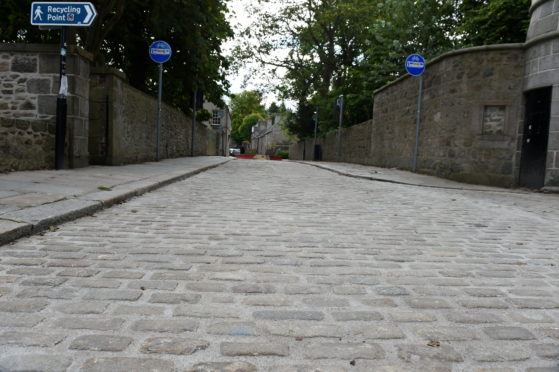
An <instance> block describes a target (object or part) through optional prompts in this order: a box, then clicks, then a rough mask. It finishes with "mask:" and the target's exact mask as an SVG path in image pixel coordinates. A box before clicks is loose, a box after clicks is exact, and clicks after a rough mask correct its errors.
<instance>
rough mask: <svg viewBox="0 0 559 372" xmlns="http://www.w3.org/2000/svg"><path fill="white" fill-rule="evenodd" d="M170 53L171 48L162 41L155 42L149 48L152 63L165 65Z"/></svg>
mask: <svg viewBox="0 0 559 372" xmlns="http://www.w3.org/2000/svg"><path fill="white" fill-rule="evenodd" d="M172 53H173V51H172V50H171V46H170V45H169V44H167V43H166V42H164V41H156V42H154V43H153V44H151V45H150V46H149V56H150V58H151V59H152V61H153V62H157V63H165V62H167V61H168V60H169V59H170V58H171V54H172Z"/></svg>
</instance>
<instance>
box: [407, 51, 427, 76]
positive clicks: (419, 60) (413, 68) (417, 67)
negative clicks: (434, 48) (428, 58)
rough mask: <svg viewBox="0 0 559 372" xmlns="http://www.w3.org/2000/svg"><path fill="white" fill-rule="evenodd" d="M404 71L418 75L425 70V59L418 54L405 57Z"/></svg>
mask: <svg viewBox="0 0 559 372" xmlns="http://www.w3.org/2000/svg"><path fill="white" fill-rule="evenodd" d="M406 71H407V72H408V73H409V74H410V75H413V76H420V75H422V74H423V72H424V71H425V59H424V58H423V57H422V56H420V55H419V54H412V55H410V56H409V57H408V58H407V59H406Z"/></svg>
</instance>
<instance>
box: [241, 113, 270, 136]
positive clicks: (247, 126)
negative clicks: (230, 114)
mask: <svg viewBox="0 0 559 372" xmlns="http://www.w3.org/2000/svg"><path fill="white" fill-rule="evenodd" d="M262 119H264V116H262V115H261V114H256V113H255V114H250V115H248V116H245V118H244V119H243V122H242V123H241V125H240V126H239V127H238V128H237V136H238V138H239V140H240V141H241V142H245V141H250V138H251V135H252V127H253V126H254V125H256V124H257V123H258V121H259V120H262Z"/></svg>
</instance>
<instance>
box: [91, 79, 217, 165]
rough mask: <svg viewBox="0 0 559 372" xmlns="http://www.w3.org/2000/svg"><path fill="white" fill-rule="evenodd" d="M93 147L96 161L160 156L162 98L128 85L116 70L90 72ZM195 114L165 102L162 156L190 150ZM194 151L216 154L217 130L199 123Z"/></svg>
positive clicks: (130, 160) (131, 160) (125, 161)
mask: <svg viewBox="0 0 559 372" xmlns="http://www.w3.org/2000/svg"><path fill="white" fill-rule="evenodd" d="M90 89H91V90H90V96H91V110H90V116H89V120H90V136H89V152H90V154H91V157H92V163H94V164H108V165H119V164H129V163H137V162H144V161H153V160H155V159H156V113H157V100H156V99H155V98H154V97H151V96H149V95H147V94H145V93H143V92H140V91H139V90H137V89H135V88H132V87H131V86H130V85H128V84H126V82H125V80H124V75H123V74H121V73H119V72H118V71H114V70H100V71H93V72H92V74H91V88H90ZM191 130H192V126H191V118H190V117H187V116H186V115H185V114H184V113H183V112H182V111H180V110H177V109H175V108H172V107H170V106H168V105H166V104H163V105H162V111H161V134H160V159H165V158H174V157H180V156H189V155H190V154H191V138H192V137H191ZM195 139H196V141H195V147H194V149H195V151H194V155H196V156H199V155H216V154H217V151H218V149H217V146H218V141H217V135H216V133H215V131H214V130H212V129H211V128H209V127H208V126H206V125H203V124H200V123H196V128H195Z"/></svg>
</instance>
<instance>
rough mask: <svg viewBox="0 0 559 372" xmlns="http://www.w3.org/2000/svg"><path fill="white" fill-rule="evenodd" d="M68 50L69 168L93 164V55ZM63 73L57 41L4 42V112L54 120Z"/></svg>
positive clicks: (0, 105) (0, 58)
mask: <svg viewBox="0 0 559 372" xmlns="http://www.w3.org/2000/svg"><path fill="white" fill-rule="evenodd" d="M68 52H69V53H68V57H67V61H66V62H67V75H68V88H69V89H68V93H69V94H68V121H67V126H66V128H67V132H66V161H65V163H66V167H70V168H78V167H84V166H87V165H88V164H89V155H88V141H87V138H88V131H89V128H88V120H89V119H88V117H89V65H90V62H91V61H92V57H91V55H89V53H86V52H84V51H82V50H80V49H78V48H75V47H70V48H69V50H68ZM59 73H60V49H59V47H58V46H57V45H44V44H0V92H1V94H0V116H1V117H4V118H9V119H22V120H27V121H47V122H49V123H54V122H55V120H56V97H57V95H58V89H59V87H60V83H59V80H60V79H59ZM52 156H53V157H54V152H53V154H52Z"/></svg>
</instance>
